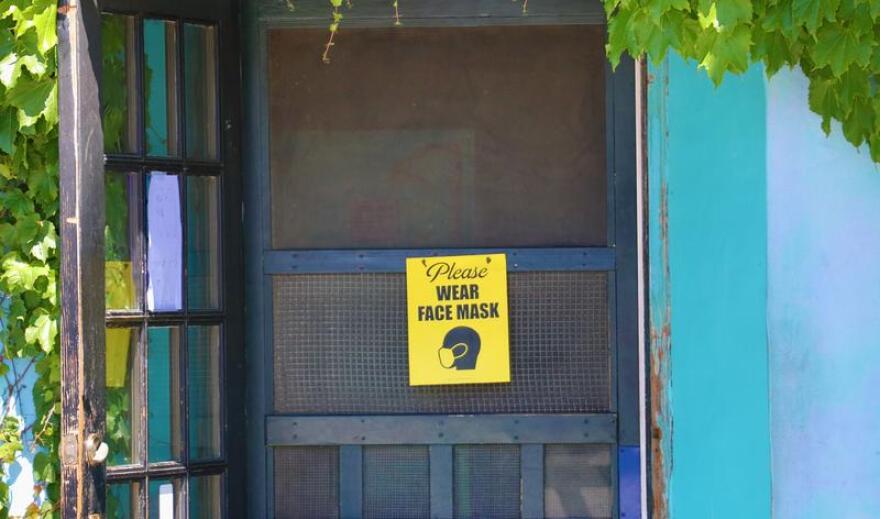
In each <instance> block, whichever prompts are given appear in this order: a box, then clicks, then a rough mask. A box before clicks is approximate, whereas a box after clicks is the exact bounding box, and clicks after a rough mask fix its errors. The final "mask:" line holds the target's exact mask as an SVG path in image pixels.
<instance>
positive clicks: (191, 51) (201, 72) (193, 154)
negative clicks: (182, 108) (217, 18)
mask: <svg viewBox="0 0 880 519" xmlns="http://www.w3.org/2000/svg"><path fill="white" fill-rule="evenodd" d="M183 48H184V52H185V56H184V58H183V64H184V67H185V71H186V72H185V74H184V77H185V78H186V79H185V88H184V92H185V95H186V156H187V157H189V158H192V159H201V160H210V159H216V158H217V33H216V30H215V29H214V28H213V27H209V26H206V25H194V24H191V23H187V24H184V26H183Z"/></svg>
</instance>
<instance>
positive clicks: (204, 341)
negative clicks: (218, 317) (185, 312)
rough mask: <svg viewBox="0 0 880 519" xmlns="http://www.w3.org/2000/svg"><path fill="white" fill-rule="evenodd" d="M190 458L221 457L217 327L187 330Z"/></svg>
mask: <svg viewBox="0 0 880 519" xmlns="http://www.w3.org/2000/svg"><path fill="white" fill-rule="evenodd" d="M186 347H187V368H186V369H187V384H188V388H187V392H188V394H189V456H190V459H191V460H204V459H215V458H219V457H220V327H219V326H190V327H189V328H188V329H187V344H186Z"/></svg>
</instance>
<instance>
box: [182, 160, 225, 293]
mask: <svg viewBox="0 0 880 519" xmlns="http://www.w3.org/2000/svg"><path fill="white" fill-rule="evenodd" d="M218 183H219V181H218V179H217V177H187V179H186V212H187V218H186V226H187V227H186V232H187V235H186V240H187V243H186V254H187V257H186V261H187V264H186V275H187V282H186V283H187V285H186V290H187V301H188V303H189V307H190V308H191V309H195V310H210V309H216V308H218V307H219V306H220V297H219V295H220V286H219V283H220V273H219V270H220V261H219V259H220V256H219V234H220V231H219V228H220V212H219V211H218V202H219V193H218Z"/></svg>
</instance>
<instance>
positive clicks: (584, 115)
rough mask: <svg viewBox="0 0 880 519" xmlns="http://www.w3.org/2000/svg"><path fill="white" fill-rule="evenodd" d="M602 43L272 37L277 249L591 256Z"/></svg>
mask: <svg viewBox="0 0 880 519" xmlns="http://www.w3.org/2000/svg"><path fill="white" fill-rule="evenodd" d="M604 31H605V29H604V28H603V27H601V26H553V27H550V26H546V27H543V26H538V27H536V26H531V27H479V28H477V27H475V28H454V29H451V28H430V29H429V28H406V27H403V28H392V29H355V28H349V29H347V31H346V33H345V39H346V45H338V46H336V47H335V48H334V54H333V66H330V67H327V66H325V65H323V64H322V63H321V62H320V60H315V59H313V58H314V52H313V49H314V45H315V43H314V42H315V40H316V39H318V38H319V34H318V32H316V31H312V30H300V29H272V30H270V31H269V34H268V49H267V51H268V64H267V65H268V76H269V78H268V89H269V98H268V101H269V107H268V108H269V126H270V132H271V133H270V135H271V138H270V139H269V140H270V150H269V151H270V156H269V160H270V164H269V167H270V177H271V193H272V207H271V217H272V243H273V246H274V248H276V249H311V248H361V247H363V248H407V247H414V248H418V247H426V248H434V247H532V246H536V247H537V246H594V245H604V244H605V243H606V242H607V238H606V219H607V218H606V210H607V207H606V199H607V191H606V177H607V170H606V166H605V161H606V160H605V150H606V145H607V143H606V138H605V135H606V131H605V117H606V98H605V68H606V62H607V59H606V57H605V50H604V43H605V32H604ZM474 49H479V52H474ZM389 78H392V79H389Z"/></svg>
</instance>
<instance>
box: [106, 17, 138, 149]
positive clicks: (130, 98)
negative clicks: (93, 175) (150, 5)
mask: <svg viewBox="0 0 880 519" xmlns="http://www.w3.org/2000/svg"><path fill="white" fill-rule="evenodd" d="M135 34H136V31H135V20H134V17H132V16H123V15H118V14H104V15H103V16H102V17H101V55H102V64H101V122H102V123H103V129H104V151H106V152H107V153H136V152H137V151H138V150H137V137H138V129H137V112H138V111H137V98H136V97H135V95H134V93H135V92H137V89H136V88H135V85H136V84H137V83H136V82H137V70H136V68H135V67H136V60H135V59H134V58H135V56H134V49H135Z"/></svg>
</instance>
